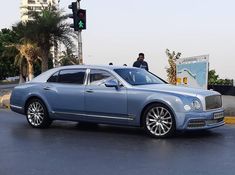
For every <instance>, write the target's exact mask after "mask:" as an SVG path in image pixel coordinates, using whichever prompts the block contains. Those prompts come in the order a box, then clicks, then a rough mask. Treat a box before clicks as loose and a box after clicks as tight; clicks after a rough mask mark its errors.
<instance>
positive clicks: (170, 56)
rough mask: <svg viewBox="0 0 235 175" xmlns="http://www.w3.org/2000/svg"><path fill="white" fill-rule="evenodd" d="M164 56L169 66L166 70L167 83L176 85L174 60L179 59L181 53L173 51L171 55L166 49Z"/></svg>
mask: <svg viewBox="0 0 235 175" xmlns="http://www.w3.org/2000/svg"><path fill="white" fill-rule="evenodd" d="M166 55H167V57H168V63H169V66H170V67H168V68H166V72H167V78H168V82H169V83H170V84H173V85H176V83H177V82H176V60H177V59H179V58H180V56H181V53H179V52H178V53H176V52H175V51H173V52H172V53H171V52H170V50H169V49H166Z"/></svg>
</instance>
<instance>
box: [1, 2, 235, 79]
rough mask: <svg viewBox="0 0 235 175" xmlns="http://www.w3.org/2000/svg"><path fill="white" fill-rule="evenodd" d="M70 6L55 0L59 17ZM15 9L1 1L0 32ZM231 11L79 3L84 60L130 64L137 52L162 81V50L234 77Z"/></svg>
mask: <svg viewBox="0 0 235 175" xmlns="http://www.w3.org/2000/svg"><path fill="white" fill-rule="evenodd" d="M71 2H72V1H71V0H61V2H60V7H61V8H62V9H64V11H65V13H70V11H71V10H70V9H68V5H69V4H71ZM19 6H20V0H7V1H3V2H2V3H1V6H0V28H4V27H11V26H12V25H13V24H14V23H16V22H17V21H19V19H20V13H19ZM234 7H235V1H234V0H223V1H221V0H177V1H176V0H164V1H163V0H145V1H143V0H142V1H141V0H119V1H114V0H81V8H83V9H86V10H87V30H85V31H83V32H82V39H83V58H84V62H85V64H99V65H100V64H101V65H107V64H108V63H109V62H113V63H114V65H123V64H127V65H129V66H132V64H133V62H134V61H135V60H136V59H137V57H138V53H139V52H143V53H145V61H147V62H148V64H149V68H150V71H152V72H153V73H155V74H157V75H159V76H160V77H162V78H164V79H166V67H167V66H168V62H167V56H166V54H165V50H166V49H167V48H168V49H169V50H170V51H176V52H180V53H182V56H181V57H182V58H185V57H191V56H197V55H207V54H209V55H210V57H209V63H210V69H215V70H216V72H217V74H219V76H220V78H229V79H235V62H234V59H235V22H234V20H235V10H234ZM70 21H71V23H72V20H70Z"/></svg>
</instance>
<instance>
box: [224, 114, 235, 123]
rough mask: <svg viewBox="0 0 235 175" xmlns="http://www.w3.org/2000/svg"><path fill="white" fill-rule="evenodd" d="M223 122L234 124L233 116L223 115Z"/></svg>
mask: <svg viewBox="0 0 235 175" xmlns="http://www.w3.org/2000/svg"><path fill="white" fill-rule="evenodd" d="M224 122H225V123H226V124H235V116H230V117H224Z"/></svg>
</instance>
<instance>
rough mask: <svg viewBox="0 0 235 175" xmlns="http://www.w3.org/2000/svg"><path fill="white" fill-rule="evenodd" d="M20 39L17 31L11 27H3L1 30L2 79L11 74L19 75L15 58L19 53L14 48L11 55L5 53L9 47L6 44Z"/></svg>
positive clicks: (0, 76)
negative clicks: (16, 33)
mask: <svg viewBox="0 0 235 175" xmlns="http://www.w3.org/2000/svg"><path fill="white" fill-rule="evenodd" d="M17 40H18V38H17V36H16V35H15V33H14V32H13V31H12V30H10V29H2V30H1V31H0V79H1V80H2V79H5V78H6V77H10V76H17V75H18V73H19V71H18V68H17V66H15V65H14V59H15V56H16V55H17V51H16V50H12V51H11V53H10V55H6V54H5V50H6V49H7V48H6V47H5V45H7V44H9V43H13V42H16V41H17Z"/></svg>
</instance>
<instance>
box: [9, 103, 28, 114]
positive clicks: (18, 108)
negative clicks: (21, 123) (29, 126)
mask: <svg viewBox="0 0 235 175" xmlns="http://www.w3.org/2000/svg"><path fill="white" fill-rule="evenodd" d="M10 108H11V110H12V111H14V112H16V113H19V114H23V115H24V114H25V112H24V108H23V107H20V106H15V105H10Z"/></svg>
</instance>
